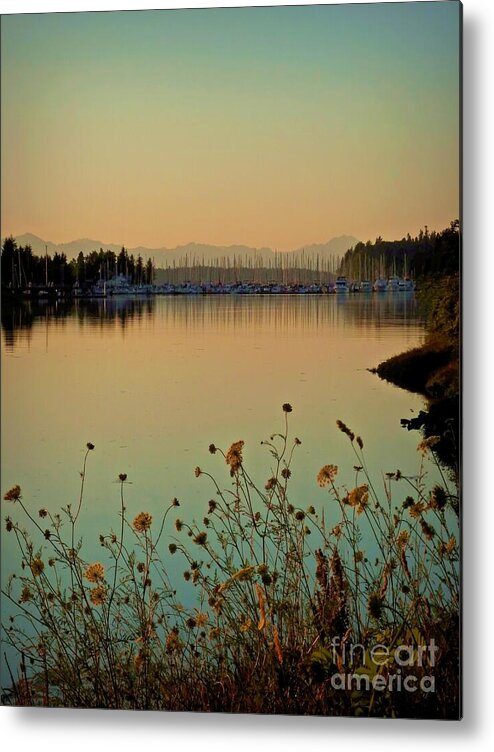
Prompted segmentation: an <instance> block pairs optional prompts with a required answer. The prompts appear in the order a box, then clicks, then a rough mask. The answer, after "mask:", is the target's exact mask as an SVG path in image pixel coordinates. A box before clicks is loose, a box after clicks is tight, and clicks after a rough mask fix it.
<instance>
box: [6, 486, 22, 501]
mask: <svg viewBox="0 0 494 752" xmlns="http://www.w3.org/2000/svg"><path fill="white" fill-rule="evenodd" d="M3 498H4V499H5V501H19V499H20V498H21V487H20V486H12V488H11V489H10V490H9V491H7V493H6V494H5V495H4V497H3Z"/></svg>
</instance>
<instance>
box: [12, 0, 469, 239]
mask: <svg viewBox="0 0 494 752" xmlns="http://www.w3.org/2000/svg"><path fill="white" fill-rule="evenodd" d="M459 11H460V6H459V3H457V2H422V3H413V2H411V3H382V4H370V5H365V4H363V5H336V6H335V5H329V6H298V7H271V8H270V7H266V8H226V9H219V8H213V9H203V10H162V11H137V12H111V13H110V12H101V13H59V14H31V15H10V16H3V17H2V19H1V155H2V161H1V188H2V197H1V234H2V237H5V236H7V235H10V234H13V235H14V236H15V235H20V234H23V233H26V232H31V233H34V234H36V235H39V236H40V237H42V238H43V239H45V240H50V241H52V242H68V241H70V240H74V239H76V238H82V237H90V238H94V239H98V240H101V241H102V242H105V243H118V244H120V243H121V244H124V245H125V246H126V247H129V248H132V247H136V246H139V245H142V246H147V247H159V246H168V247H173V246H175V245H181V244H185V243H188V242H202V243H209V244H216V245H230V244H246V245H250V246H257V247H261V246H269V247H272V248H274V249H278V250H289V249H293V248H297V247H300V246H302V245H304V244H309V243H316V242H324V241H326V240H328V239H329V238H331V237H333V236H337V235H341V234H348V235H353V236H355V237H357V238H359V239H362V240H367V239H374V238H376V237H377V236H379V235H381V236H383V237H384V238H386V239H393V238H401V237H403V236H404V235H406V234H407V232H410V233H411V234H415V233H417V232H418V230H419V229H420V228H421V227H424V226H425V225H427V226H428V227H429V228H430V229H442V228H443V227H445V226H447V225H448V224H449V222H450V221H451V220H453V219H455V218H456V217H458V216H459V106H460V102H459Z"/></svg>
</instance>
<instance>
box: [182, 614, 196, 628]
mask: <svg viewBox="0 0 494 752" xmlns="http://www.w3.org/2000/svg"><path fill="white" fill-rule="evenodd" d="M185 626H186V627H187V629H195V628H196V627H197V622H196V620H195V619H194V617H193V616H189V618H188V619H187V620H186V622H185Z"/></svg>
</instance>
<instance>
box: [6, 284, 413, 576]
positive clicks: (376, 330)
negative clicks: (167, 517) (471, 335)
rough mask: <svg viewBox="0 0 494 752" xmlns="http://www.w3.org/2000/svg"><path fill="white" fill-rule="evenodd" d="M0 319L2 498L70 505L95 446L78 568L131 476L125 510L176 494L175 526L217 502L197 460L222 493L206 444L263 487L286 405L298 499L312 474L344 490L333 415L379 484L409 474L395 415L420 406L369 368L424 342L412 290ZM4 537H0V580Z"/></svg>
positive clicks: (406, 444) (93, 308) (114, 306)
mask: <svg viewBox="0 0 494 752" xmlns="http://www.w3.org/2000/svg"><path fill="white" fill-rule="evenodd" d="M2 324H3V326H2V494H3V493H4V492H5V490H6V489H8V488H10V486H12V485H14V484H15V483H19V484H20V485H21V487H22V491H23V497H24V499H25V501H26V503H27V504H28V505H29V506H31V507H33V508H34V509H36V510H37V509H38V508H39V507H41V506H45V507H47V508H49V509H50V511H52V512H55V511H57V510H58V509H59V508H60V506H62V505H65V504H67V503H72V504H73V505H74V506H75V505H76V503H77V499H78V492H79V470H80V469H81V465H82V460H83V455H84V450H85V445H86V442H87V441H91V442H93V443H94V444H95V446H96V449H95V451H94V452H93V453H91V455H90V457H89V460H90V461H89V466H88V476H87V486H86V497H85V506H84V510H83V514H82V516H81V525H82V531H83V532H84V535H85V536H87V537H88V543H87V545H88V547H89V548H88V549H86V552H88V558H90V553H89V552H90V551H91V549H92V547H93V545H94V551H97V550H98V549H97V538H98V535H99V533H100V532H105V533H106V532H108V531H109V530H110V529H111V528H112V527H116V525H117V523H118V518H117V514H118V510H119V486H118V483H116V478H117V475H118V474H119V473H122V472H125V473H127V474H128V478H129V481H130V483H129V484H128V485H127V486H126V494H127V509H128V513H129V516H134V514H136V513H137V512H139V511H142V510H146V511H150V512H151V513H153V514H158V513H159V510H160V509H163V508H164V506H166V505H167V504H168V503H169V501H170V500H171V499H172V498H173V497H174V496H177V497H178V498H179V499H180V501H181V504H182V508H181V510H180V516H182V517H183V518H187V517H193V516H196V517H197V518H198V519H200V518H202V516H203V514H204V512H205V510H206V508H207V501H208V499H209V498H211V496H212V495H213V492H212V489H211V487H210V485H209V484H208V483H207V480H205V479H204V478H199V479H196V478H195V476H194V468H195V466H196V465H200V466H201V467H202V468H203V469H207V470H208V471H210V472H212V473H213V474H215V475H216V476H217V477H219V478H220V480H221V482H222V483H224V484H227V483H228V482H229V477H228V474H227V472H226V470H227V468H226V466H225V464H224V460H223V459H222V458H221V456H219V455H216V456H212V455H210V454H209V452H208V445H209V444H210V443H211V442H214V443H215V444H217V445H218V446H221V447H225V448H227V447H228V446H229V444H230V443H231V442H232V441H235V440H238V439H243V440H244V441H245V451H244V457H245V461H246V462H247V463H248V465H249V466H250V468H251V470H252V471H253V474H254V476H255V477H256V478H257V479H258V480H259V482H262V483H264V482H265V480H266V479H267V478H268V477H270V475H271V472H270V457H269V454H268V453H267V452H266V450H265V448H263V447H262V446H261V445H260V442H261V440H262V439H264V438H267V437H269V435H270V434H271V433H272V432H274V431H278V430H280V429H281V428H282V426H283V413H282V410H281V405H282V404H283V403H284V402H290V403H291V404H292V405H293V413H291V415H290V427H291V432H292V436H298V437H299V438H300V439H301V441H302V445H301V446H300V447H299V449H300V451H299V452H298V455H297V459H296V461H295V464H294V466H293V485H292V489H293V490H292V495H293V496H294V497H295V496H296V497H297V499H296V501H295V503H297V504H300V505H305V504H310V503H312V504H314V505H315V506H319V507H320V505H321V504H322V503H323V500H324V498H325V497H324V498H323V492H322V491H321V489H319V488H318V486H317V485H316V482H315V476H316V474H317V471H318V470H319V468H320V467H321V466H322V465H324V464H327V463H334V464H336V465H338V466H339V467H340V479H341V481H342V482H343V483H348V484H350V483H351V482H352V478H353V475H354V474H353V472H352V471H351V468H352V465H353V464H354V462H355V458H354V456H353V454H352V452H351V451H350V446H349V443H348V440H347V439H346V437H345V436H343V435H342V434H341V433H340V432H339V431H338V429H337V428H336V425H335V422H336V420H337V419H338V418H341V419H342V420H344V421H345V422H346V423H347V424H348V425H349V426H350V427H351V428H352V429H353V430H354V431H355V432H356V433H358V434H360V435H361V436H362V437H363V439H364V442H365V452H366V457H367V462H368V465H369V468H370V469H371V471H372V473H373V474H375V476H376V478H379V477H381V474H382V472H386V471H393V470H396V469H397V468H400V469H401V470H402V472H403V473H404V474H409V475H414V474H416V473H417V470H418V465H419V458H418V455H417V452H416V445H417V443H418V441H419V435H418V434H417V433H416V432H408V431H405V430H403V429H402V428H401V427H400V418H401V417H405V416H410V415H411V414H412V413H416V412H418V410H419V409H420V408H421V407H422V401H421V400H420V398H419V397H417V396H415V395H412V394H409V393H407V392H405V391H402V390H399V389H397V388H395V387H393V386H391V385H389V384H386V383H385V382H382V381H381V380H380V379H379V378H378V377H377V376H375V375H373V374H371V373H369V372H368V370H366V369H367V368H371V367H373V366H376V365H377V364H378V363H379V362H380V361H382V360H383V359H385V358H387V357H388V356H390V355H393V354H395V353H398V352H400V351H403V350H404V349H406V348H409V347H412V346H414V345H417V344H418V343H419V342H420V341H421V339H422V336H423V320H422V316H421V312H420V310H419V307H418V304H417V302H416V300H415V299H414V296H413V294H411V295H409V294H401V295H395V296H388V295H383V296H378V295H368V296H364V295H349V296H313V297H305V296H304V297H302V296H301V297H292V296H286V297H285V296H280V297H236V296H228V297H205V298H203V297H196V298H178V297H175V298H156V299H150V300H124V299H122V300H112V301H93V302H92V303H88V302H84V303H82V302H81V303H76V304H70V305H68V306H67V305H66V306H65V307H64V306H59V307H58V308H55V307H47V308H46V309H43V308H37V309H36V310H29V309H24V310H22V311H21V310H14V311H12V312H10V313H8V314H6V315H5V316H4V317H3V321H2ZM4 510H5V506H4ZM13 511H14V510H12V509H9V512H13ZM2 527H3V526H2ZM6 537H7V536H6V534H5V531H4V530H3V529H2V538H3V539H4V543H5V544H6V545H4V546H2V552H3V559H4V560H3V565H4V566H3V572H4V574H6V570H7V569H11V568H12V566H11V565H12V563H13V561H12V550H11V549H10V546H11V545H12V544H13V540H12V541H10V540H9V541H5V538H6ZM9 538H10V536H9Z"/></svg>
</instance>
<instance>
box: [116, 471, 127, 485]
mask: <svg viewBox="0 0 494 752" xmlns="http://www.w3.org/2000/svg"><path fill="white" fill-rule="evenodd" d="M118 480H120V481H121V482H122V483H123V482H124V481H126V480H127V473H120V475H119V476H118Z"/></svg>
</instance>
